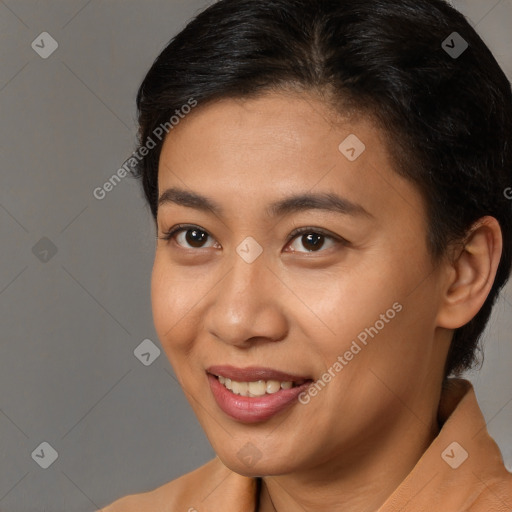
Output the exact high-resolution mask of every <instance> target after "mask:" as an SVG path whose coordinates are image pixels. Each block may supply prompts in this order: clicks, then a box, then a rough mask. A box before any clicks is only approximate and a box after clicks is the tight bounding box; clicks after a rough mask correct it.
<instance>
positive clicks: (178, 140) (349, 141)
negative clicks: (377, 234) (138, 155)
mask: <svg viewBox="0 0 512 512" xmlns="http://www.w3.org/2000/svg"><path fill="white" fill-rule="evenodd" d="M176 185H179V186H180V188H188V189H190V190H193V191H196V192H201V191H202V192H206V191H209V192H210V193H211V194H212V195H217V196H218V197H222V199H223V200H224V201H225V202H228V203H229V202H237V200H238V202H237V206H240V205H242V204H243V205H244V207H246V208H248V207H250V205H252V206H254V207H255V208H256V207H258V206H259V205H260V206H261V207H262V208H263V207H264V206H265V205H266V204H267V203H269V202H270V200H271V199H276V198H279V197H284V196H286V195H289V194H290V193H292V192H294V193H304V192H307V191H315V192H330V191H332V192H336V193H340V194H342V195H343V196H344V197H346V198H347V199H349V200H350V201H352V202H354V203H358V204H361V205H362V207H363V208H365V209H366V210H367V211H368V212H370V213H372V212H376V211H378V212H379V213H380V214H386V213H388V214H391V213H394V214H397V213H398V212H400V211H401V210H404V212H405V210H411V209H412V210H415V211H416V214H420V215H421V216H422V217H423V216H424V208H423V198H422V197H421V195H420V194H419V191H418V190H417V189H416V187H415V186H413V185H412V184H411V183H410V182H409V181H406V180H405V179H404V178H403V177H401V176H400V175H398V173H397V172H396V170H395V168H394V164H393V162H392V159H391V158H390V155H389V153H388V151H387V142H386V137H385V134H384V133H383V132H382V131H381V130H379V129H378V128H377V127H376V126H375V124H374V123H373V122H372V120H371V119H369V118H366V117H363V116H359V117H356V116H353V115H352V116H349V115H348V114H347V115H343V112H341V113H340V114H337V115H335V114H334V113H333V112H332V111H331V110H330V109H329V108H328V107H327V105H326V104H325V103H323V102H322V101H321V100H320V99H319V98H318V97H315V96H313V95H306V94H281V93H271V94H265V95H262V96H259V97H256V98H250V99H222V100H220V101H217V102H215V103H209V104H205V105H199V106H198V107H196V109H195V110H194V111H193V112H192V113H191V114H190V115H188V116H186V117H185V119H183V120H181V121H180V123H179V125H177V126H175V128H174V129H173V130H172V131H171V132H170V133H169V135H168V136H167V137H166V139H165V141H164V145H163V148H162V152H161V155H160V164H159V192H160V194H162V193H163V192H164V191H165V190H166V189H167V188H169V187H173V186H176ZM409 214H410V213H409Z"/></svg>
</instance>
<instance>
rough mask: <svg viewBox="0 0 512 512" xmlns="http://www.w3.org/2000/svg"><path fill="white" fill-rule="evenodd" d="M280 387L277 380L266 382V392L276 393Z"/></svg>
mask: <svg viewBox="0 0 512 512" xmlns="http://www.w3.org/2000/svg"><path fill="white" fill-rule="evenodd" d="M280 389H281V383H280V382H279V381H278V380H269V381H268V382H267V393H268V394H269V395H271V394H272V393H277V392H278V391H279V390H280Z"/></svg>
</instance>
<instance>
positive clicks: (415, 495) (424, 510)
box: [100, 378, 512, 512]
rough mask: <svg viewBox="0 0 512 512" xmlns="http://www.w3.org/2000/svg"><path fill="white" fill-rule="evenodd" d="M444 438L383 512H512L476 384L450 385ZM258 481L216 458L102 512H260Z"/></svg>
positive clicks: (509, 476)
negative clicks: (258, 507) (234, 470)
mask: <svg viewBox="0 0 512 512" xmlns="http://www.w3.org/2000/svg"><path fill="white" fill-rule="evenodd" d="M438 419H439V422H440V425H442V428H441V431H440V433H439V435H438V436H437V437H436V438H435V439H434V441H433V442H432V444H431V445H430V446H429V447H428V449H427V450H426V451H425V453H424V454H423V456H422V457H421V458H420V460H419V461H418V462H417V463H416V465H415V466H414V468H413V469H412V471H411V472H410V473H409V475H408V476H407V477H406V478H405V480H404V481H403V482H402V483H401V484H400V485H399V486H398V488H397V489H396V490H395V491H394V492H393V494H392V495H391V496H390V497H389V498H388V499H387V500H386V502H385V503H384V504H383V505H382V506H381V507H380V508H379V510H378V512H398V511H400V512H433V511H435V512H512V473H509V472H508V471H507V469H506V468H505V465H504V463H503V458H502V456H501V452H500V449H499V447H498V445H497V444H496V443H495V441H494V440H493V439H492V438H491V437H490V436H489V433H488V432H487V428H486V423H485V419H484V417H483V415H482V412H481V410H480V408H479V406H478V403H477V400H476V396H475V391H474V389H473V386H472V384H471V383H470V382H469V381H467V380H465V379H455V378H454V379H448V381H447V385H446V387H445V388H444V389H443V392H442V395H441V401H440V404H439V412H438ZM258 488H259V486H258V479H257V478H251V477H246V476H241V475H239V474H237V473H234V472H233V471H231V470H230V469H228V468H227V467H226V466H224V464H223V463H222V462H221V461H220V459H219V458H218V457H216V458H215V459H213V460H211V461H210V462H208V463H207V464H205V465H203V466H201V467H200V468H198V469H196V470H195V471H192V472H190V473H187V474H186V475H183V476H182V477H180V478H178V479H176V480H173V481H171V482H168V483H167V484H164V485H162V486H161V487H158V488H156V489H154V490H152V491H150V492H146V493H141V494H132V495H128V496H125V497H123V498H121V499H119V500H117V501H115V502H113V503H112V504H110V505H109V506H107V507H105V508H103V509H101V511H100V512H178V511H180V512H181V511H183V512H219V511H222V512H256V504H257V493H258Z"/></svg>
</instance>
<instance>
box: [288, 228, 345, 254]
mask: <svg viewBox="0 0 512 512" xmlns="http://www.w3.org/2000/svg"><path fill="white" fill-rule="evenodd" d="M290 240H294V244H295V243H297V242H299V243H300V245H302V247H305V248H306V249H307V250H306V251H300V250H297V249H293V250H292V251H291V252H319V251H320V250H321V249H322V248H325V242H326V241H329V242H331V246H335V245H336V244H339V243H342V241H341V240H340V239H337V237H335V236H333V235H329V234H327V233H324V232H323V231H321V230H318V228H300V229H298V230H296V231H294V232H293V233H292V234H291V235H290ZM291 247H293V244H292V245H291ZM328 248H329V247H328Z"/></svg>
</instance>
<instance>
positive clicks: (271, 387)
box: [218, 375, 304, 397]
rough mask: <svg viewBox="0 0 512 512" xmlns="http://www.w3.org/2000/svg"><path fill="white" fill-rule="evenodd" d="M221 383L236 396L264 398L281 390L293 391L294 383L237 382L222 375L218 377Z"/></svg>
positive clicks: (274, 381)
mask: <svg viewBox="0 0 512 512" xmlns="http://www.w3.org/2000/svg"><path fill="white" fill-rule="evenodd" d="M218 379H219V382H220V383H221V384H222V385H224V386H225V387H226V388H227V389H229V390H230V391H232V392H233V393H234V394H235V395H240V396H248V397H257V396H264V395H265V394H269V395H271V394H273V393H277V392H278V391H280V390H281V389H291V388H293V387H294V383H293V382H291V381H286V382H279V381H277V380H267V381H264V380H258V381H255V382H237V381H236V380H231V379H228V378H227V377H223V376H222V375H219V376H218ZM303 382H304V381H301V382H297V383H296V384H295V385H300V384H302V383H303Z"/></svg>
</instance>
